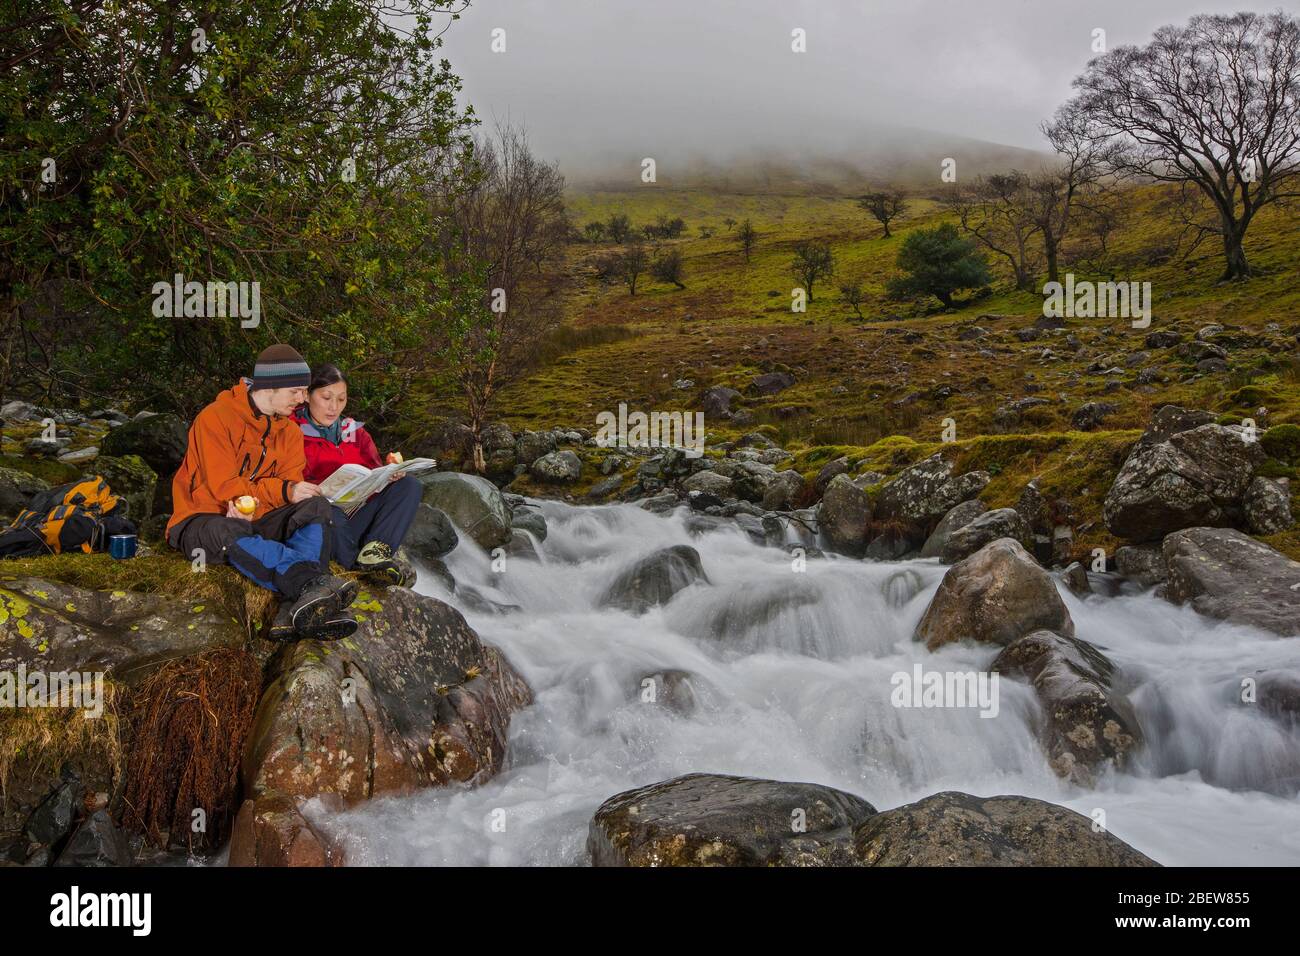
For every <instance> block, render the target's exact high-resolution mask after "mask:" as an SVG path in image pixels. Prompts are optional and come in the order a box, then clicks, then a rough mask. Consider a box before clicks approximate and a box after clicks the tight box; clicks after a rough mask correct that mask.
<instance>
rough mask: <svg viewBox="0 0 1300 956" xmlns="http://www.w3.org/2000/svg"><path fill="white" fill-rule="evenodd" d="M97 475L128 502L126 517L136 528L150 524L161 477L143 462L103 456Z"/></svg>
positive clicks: (135, 459) (130, 457) (126, 457)
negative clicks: (145, 523)
mask: <svg viewBox="0 0 1300 956" xmlns="http://www.w3.org/2000/svg"><path fill="white" fill-rule="evenodd" d="M95 474H97V475H99V476H100V477H101V478H103V479H104V480H105V481H106V482H108V487H109V488H110V489H111V490H112V492H113V494H115V495H117V496H118V497H120V498H124V499H126V507H127V510H126V514H127V517H129V518H130V519H131V520H132V521H134V522H135V524H136V527H137V528H138V527H139V526H140V525H142V524H144V522H146V521H148V520H149V518H150V516H151V515H152V514H153V503H154V498H155V497H156V496H157V488H158V476H157V475H156V474H155V473H154V470H153V469H152V468H150V467H149V465H148V464H147V463H146V462H145V460H144V459H143V458H141V457H140V456H139V455H123V456H122V457H121V458H115V457H113V456H111V455H100V456H99V458H98V459H97V460H96V461H95Z"/></svg>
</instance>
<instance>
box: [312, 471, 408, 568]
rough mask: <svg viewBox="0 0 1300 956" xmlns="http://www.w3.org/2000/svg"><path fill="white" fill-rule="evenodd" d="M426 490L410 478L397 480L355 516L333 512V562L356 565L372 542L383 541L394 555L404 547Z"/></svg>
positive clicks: (338, 510) (342, 512) (372, 497)
mask: <svg viewBox="0 0 1300 956" xmlns="http://www.w3.org/2000/svg"><path fill="white" fill-rule="evenodd" d="M423 492H424V486H423V485H421V484H420V483H419V482H418V481H416V480H415V479H414V478H412V477H411V476H410V475H407V476H406V477H404V478H398V479H397V480H396V481H394V482H392V483H391V484H389V486H388V487H387V488H385V489H384V490H383V491H381V492H379V494H377V495H371V496H370V500H369V501H367V502H366V503H365V504H364V505H362V506H361V507H360V508H358V509H357V510H356V511H354V512H353V513H352V515H351V516H349V515H348V514H347V512H345V511H344V510H343V509H342V508H334V509H333V511H334V528H333V531H334V534H333V539H334V560H335V561H337V562H338V563H339V564H341V565H343V567H345V568H351V567H352V566H353V565H354V564H356V561H357V555H358V554H360V553H361V549H362V548H363V547H365V546H366V545H367V544H369V543H370V542H371V541H382V542H384V544H387V545H389V546H390V547H391V548H392V549H393V550H394V551H396V550H397V549H398V547H400V546H401V544H402V541H403V540H404V539H405V538H406V532H407V531H408V530H410V527H411V522H412V521H414V520H415V512H416V510H417V509H418V508H419V507H420V497H421V495H422V494H423Z"/></svg>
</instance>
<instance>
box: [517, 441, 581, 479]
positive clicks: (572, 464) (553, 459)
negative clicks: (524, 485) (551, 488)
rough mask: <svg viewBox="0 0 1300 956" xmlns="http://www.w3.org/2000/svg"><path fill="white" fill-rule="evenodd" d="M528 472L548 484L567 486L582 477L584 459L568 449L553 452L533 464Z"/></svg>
mask: <svg viewBox="0 0 1300 956" xmlns="http://www.w3.org/2000/svg"><path fill="white" fill-rule="evenodd" d="M528 472H529V474H531V475H532V476H533V477H534V478H536V479H537V480H538V481H541V482H544V483H546V484H552V485H558V484H567V483H569V482H574V481H577V480H578V478H579V477H581V475H582V459H581V458H579V457H578V456H577V455H576V454H575V453H573V452H571V451H568V450H567V449H566V450H565V451H553V452H551V453H549V454H546V455H543V456H542V457H541V458H538V459H537V460H536V461H535V462H533V463H532V464H531V465H530V466H529V467H528Z"/></svg>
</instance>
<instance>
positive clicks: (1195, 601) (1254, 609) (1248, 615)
mask: <svg viewBox="0 0 1300 956" xmlns="http://www.w3.org/2000/svg"><path fill="white" fill-rule="evenodd" d="M1163 548H1164V559H1165V566H1166V567H1167V569H1168V572H1167V573H1168V580H1167V581H1166V582H1165V592H1164V593H1165V597H1167V598H1168V599H1169V600H1170V601H1173V602H1174V603H1175V604H1184V603H1187V602H1190V603H1191V606H1192V607H1193V608H1194V609H1195V610H1197V611H1199V612H1200V613H1201V614H1205V615H1207V616H1209V617H1214V618H1219V619H1220V620H1224V621H1231V622H1233V623H1234V624H1249V625H1252V626H1254V627H1258V628H1262V629H1264V630H1266V631H1272V632H1273V633H1275V634H1281V635H1284V636H1295V635H1297V634H1300V562H1297V561H1293V560H1291V559H1290V558H1288V557H1287V556H1286V555H1284V554H1282V553H1281V552H1279V551H1276V550H1274V549H1273V548H1270V547H1269V546H1268V545H1266V544H1262V543H1261V542H1259V541H1256V540H1255V539H1254V538H1251V537H1250V536H1249V535H1245V534H1242V533H1241V532H1240V531H1235V530H1232V529H1229V528H1189V529H1187V530H1186V531H1179V532H1177V533H1175V534H1171V535H1170V536H1169V537H1167V538H1165V541H1164V546H1163Z"/></svg>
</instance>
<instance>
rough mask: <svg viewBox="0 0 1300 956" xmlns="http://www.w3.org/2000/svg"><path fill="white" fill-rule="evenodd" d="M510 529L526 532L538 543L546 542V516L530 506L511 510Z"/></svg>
mask: <svg viewBox="0 0 1300 956" xmlns="http://www.w3.org/2000/svg"><path fill="white" fill-rule="evenodd" d="M510 527H512V528H515V529H518V530H523V531H527V532H528V533H529V534H531V535H532V536H533V537H534V538H536V539H537V540H538V541H545V540H546V530H547V529H546V516H545V515H544V514H542V513H541V512H540V511H538V510H537V509H536V508H534V507H532V506H531V505H522V506H519V507H516V508H512V509H511V511H510Z"/></svg>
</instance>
